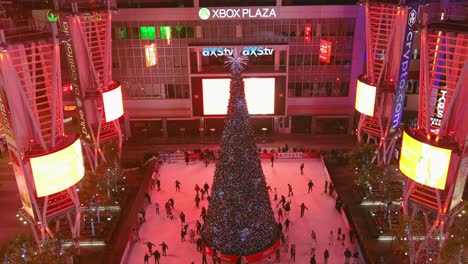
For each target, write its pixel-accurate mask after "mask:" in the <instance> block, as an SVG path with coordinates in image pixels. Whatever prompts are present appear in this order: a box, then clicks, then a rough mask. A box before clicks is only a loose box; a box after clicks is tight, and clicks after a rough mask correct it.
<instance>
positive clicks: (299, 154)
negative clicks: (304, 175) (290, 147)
mask: <svg viewBox="0 0 468 264" xmlns="http://www.w3.org/2000/svg"><path fill="white" fill-rule="evenodd" d="M302 157H303V156H302V152H292V153H290V152H280V153H278V158H279V159H302Z"/></svg>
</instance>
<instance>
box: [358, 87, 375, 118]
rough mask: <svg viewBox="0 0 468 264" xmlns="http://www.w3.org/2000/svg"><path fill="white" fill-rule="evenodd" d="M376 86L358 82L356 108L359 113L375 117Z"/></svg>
mask: <svg viewBox="0 0 468 264" xmlns="http://www.w3.org/2000/svg"><path fill="white" fill-rule="evenodd" d="M375 92H376V88H375V86H372V85H369V84H366V83H363V82H361V81H360V80H358V81H357V87H356V103H355V108H356V110H358V111H359V112H361V113H363V114H365V115H368V116H373V115H374V107H375Z"/></svg>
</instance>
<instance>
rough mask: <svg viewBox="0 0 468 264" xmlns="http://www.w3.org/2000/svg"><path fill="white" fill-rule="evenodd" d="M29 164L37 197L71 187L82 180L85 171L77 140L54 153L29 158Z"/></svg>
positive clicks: (79, 144)
mask: <svg viewBox="0 0 468 264" xmlns="http://www.w3.org/2000/svg"><path fill="white" fill-rule="evenodd" d="M30 163H31V169H32V173H33V178H34V183H35V185H36V192H37V196H38V197H43V196H46V195H50V194H54V193H57V192H60V191H63V190H65V189H67V188H69V187H71V186H73V185H74V184H75V183H77V182H78V181H80V180H81V179H82V178H83V176H84V171H85V170H84V164H83V154H82V152H81V143H80V140H79V139H77V140H76V141H75V142H74V143H72V144H71V145H69V146H68V147H66V148H63V149H60V150H58V151H56V152H53V153H50V154H46V155H42V156H37V157H31V158H30Z"/></svg>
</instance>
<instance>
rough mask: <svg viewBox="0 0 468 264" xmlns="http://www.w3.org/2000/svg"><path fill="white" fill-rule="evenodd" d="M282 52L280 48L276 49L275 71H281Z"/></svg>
mask: <svg viewBox="0 0 468 264" xmlns="http://www.w3.org/2000/svg"><path fill="white" fill-rule="evenodd" d="M280 53H281V51H280V50H279V49H275V52H274V55H273V56H274V58H275V66H274V67H275V68H274V69H275V71H279V69H280Z"/></svg>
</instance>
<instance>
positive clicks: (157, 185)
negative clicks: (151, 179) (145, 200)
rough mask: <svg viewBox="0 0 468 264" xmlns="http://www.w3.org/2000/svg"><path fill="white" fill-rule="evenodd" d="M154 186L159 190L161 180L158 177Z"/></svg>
mask: <svg viewBox="0 0 468 264" xmlns="http://www.w3.org/2000/svg"><path fill="white" fill-rule="evenodd" d="M156 187H158V192H159V191H161V181H160V180H159V179H157V180H156Z"/></svg>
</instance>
